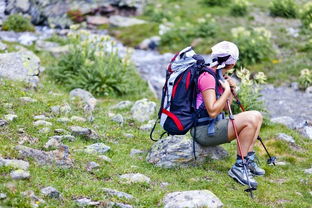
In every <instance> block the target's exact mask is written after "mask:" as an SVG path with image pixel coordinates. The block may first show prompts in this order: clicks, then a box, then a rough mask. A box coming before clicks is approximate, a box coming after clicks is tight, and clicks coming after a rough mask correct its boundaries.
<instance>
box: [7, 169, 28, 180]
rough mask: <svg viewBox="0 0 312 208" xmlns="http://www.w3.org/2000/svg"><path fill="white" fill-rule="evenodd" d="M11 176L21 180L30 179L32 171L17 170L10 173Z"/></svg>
mask: <svg viewBox="0 0 312 208" xmlns="http://www.w3.org/2000/svg"><path fill="white" fill-rule="evenodd" d="M10 176H11V178H12V179H14V180H20V179H22V180H23V179H29V178H30V173H29V172H28V171H25V170H15V171H12V172H11V173H10Z"/></svg>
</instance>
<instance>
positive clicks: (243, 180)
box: [228, 161, 258, 188]
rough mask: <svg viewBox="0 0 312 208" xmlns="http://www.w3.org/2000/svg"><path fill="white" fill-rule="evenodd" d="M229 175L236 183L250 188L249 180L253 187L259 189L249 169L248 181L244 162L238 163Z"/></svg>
mask: <svg viewBox="0 0 312 208" xmlns="http://www.w3.org/2000/svg"><path fill="white" fill-rule="evenodd" d="M228 174H229V176H230V177H232V178H233V179H235V180H236V181H238V182H239V183H240V184H242V185H247V186H249V184H248V180H249V183H250V186H251V187H253V188H257V186H258V183H257V181H256V180H255V179H254V178H253V176H252V174H251V172H250V170H249V169H248V168H247V175H248V180H247V177H246V173H245V171H244V166H243V162H242V161H237V162H236V163H235V164H234V165H233V166H232V168H231V169H230V170H229V172H228Z"/></svg>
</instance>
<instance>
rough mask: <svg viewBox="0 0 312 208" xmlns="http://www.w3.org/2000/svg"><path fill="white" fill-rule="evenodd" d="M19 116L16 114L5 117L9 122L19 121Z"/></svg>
mask: <svg viewBox="0 0 312 208" xmlns="http://www.w3.org/2000/svg"><path fill="white" fill-rule="evenodd" d="M17 117H18V116H17V115H15V114H7V115H5V116H4V119H5V120H7V121H14V120H16V119H17Z"/></svg>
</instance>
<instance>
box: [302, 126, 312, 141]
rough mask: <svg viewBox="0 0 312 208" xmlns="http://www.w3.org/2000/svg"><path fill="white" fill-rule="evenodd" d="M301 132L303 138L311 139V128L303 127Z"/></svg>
mask: <svg viewBox="0 0 312 208" xmlns="http://www.w3.org/2000/svg"><path fill="white" fill-rule="evenodd" d="M302 132H303V135H304V136H305V137H307V138H309V139H312V126H305V127H304V128H303V130H302Z"/></svg>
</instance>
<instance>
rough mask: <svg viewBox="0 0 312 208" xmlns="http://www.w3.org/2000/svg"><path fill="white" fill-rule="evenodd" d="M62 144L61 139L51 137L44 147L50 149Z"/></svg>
mask: <svg viewBox="0 0 312 208" xmlns="http://www.w3.org/2000/svg"><path fill="white" fill-rule="evenodd" d="M60 145H62V143H61V141H60V140H58V139H55V138H51V139H49V141H47V143H46V144H45V145H44V148H46V149H49V148H58V147H59V146H60Z"/></svg>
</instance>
